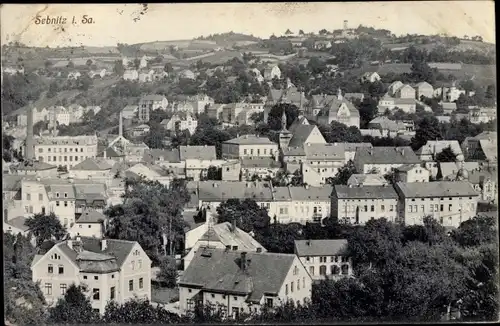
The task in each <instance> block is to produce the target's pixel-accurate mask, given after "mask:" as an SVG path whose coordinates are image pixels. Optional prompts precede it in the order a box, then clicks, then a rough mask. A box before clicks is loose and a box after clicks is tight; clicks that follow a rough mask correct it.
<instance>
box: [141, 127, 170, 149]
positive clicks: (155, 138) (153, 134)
mask: <svg viewBox="0 0 500 326" xmlns="http://www.w3.org/2000/svg"><path fill="white" fill-rule="evenodd" d="M167 138H168V132H167V130H166V129H165V128H164V127H163V126H162V125H160V124H159V123H158V122H154V121H153V122H150V129H149V132H148V133H147V134H146V135H145V136H144V143H145V144H146V145H147V146H148V147H149V148H166V147H167V145H166V144H165V140H166V139H167Z"/></svg>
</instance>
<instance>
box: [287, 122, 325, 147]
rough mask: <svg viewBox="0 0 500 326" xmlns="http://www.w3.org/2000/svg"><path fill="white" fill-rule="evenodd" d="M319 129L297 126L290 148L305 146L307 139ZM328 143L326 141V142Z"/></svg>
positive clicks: (309, 126)
mask: <svg viewBox="0 0 500 326" xmlns="http://www.w3.org/2000/svg"><path fill="white" fill-rule="evenodd" d="M315 128H318V127H317V126H314V125H304V124H302V125H297V126H296V127H295V129H294V131H293V137H292V139H291V140H290V143H289V144H288V146H289V147H299V146H304V144H305V142H306V140H307V138H308V137H309V136H310V135H311V133H312V132H313V130H314V129H315ZM325 142H326V141H325Z"/></svg>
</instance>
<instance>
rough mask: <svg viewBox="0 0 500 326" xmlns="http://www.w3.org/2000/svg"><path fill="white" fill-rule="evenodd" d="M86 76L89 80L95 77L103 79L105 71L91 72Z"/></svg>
mask: <svg viewBox="0 0 500 326" xmlns="http://www.w3.org/2000/svg"><path fill="white" fill-rule="evenodd" d="M88 75H89V77H90V78H96V77H99V78H104V76H106V69H101V70H91V71H89V73H88Z"/></svg>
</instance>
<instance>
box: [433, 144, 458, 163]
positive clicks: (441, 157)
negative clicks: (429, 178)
mask: <svg viewBox="0 0 500 326" xmlns="http://www.w3.org/2000/svg"><path fill="white" fill-rule="evenodd" d="M435 160H436V162H456V161H457V154H455V152H453V149H451V146H448V147H446V148H443V150H442V151H441V152H439V153H437V154H436V158H435Z"/></svg>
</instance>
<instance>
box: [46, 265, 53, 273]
mask: <svg viewBox="0 0 500 326" xmlns="http://www.w3.org/2000/svg"><path fill="white" fill-rule="evenodd" d="M47 272H48V273H49V274H53V273H54V266H52V264H49V268H48V271H47Z"/></svg>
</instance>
